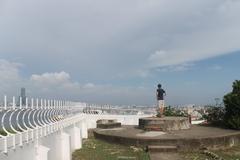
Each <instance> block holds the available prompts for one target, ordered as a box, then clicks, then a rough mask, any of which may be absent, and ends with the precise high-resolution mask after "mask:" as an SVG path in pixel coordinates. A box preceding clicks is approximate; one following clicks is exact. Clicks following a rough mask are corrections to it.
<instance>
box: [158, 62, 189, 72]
mask: <svg viewBox="0 0 240 160" xmlns="http://www.w3.org/2000/svg"><path fill="white" fill-rule="evenodd" d="M193 66H194V64H193V63H183V64H179V65H170V66H164V67H158V68H157V69H156V71H159V72H182V71H188V70H190V69H192V67H193Z"/></svg>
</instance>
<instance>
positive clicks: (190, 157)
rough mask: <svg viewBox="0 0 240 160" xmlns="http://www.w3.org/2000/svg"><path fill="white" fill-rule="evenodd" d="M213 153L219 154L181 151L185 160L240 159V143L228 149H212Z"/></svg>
mask: <svg viewBox="0 0 240 160" xmlns="http://www.w3.org/2000/svg"><path fill="white" fill-rule="evenodd" d="M211 152H212V153H213V154H215V155H217V156H218V157H213V156H210V155H209V154H206V153H204V152H187V153H183V152H182V153H180V155H181V156H182V157H183V158H184V159H185V160H206V159H208V160H218V159H219V160H220V159H222V160H239V159H240V145H239V146H235V147H232V148H228V149H222V150H216V151H211Z"/></svg>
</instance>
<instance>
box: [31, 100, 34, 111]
mask: <svg viewBox="0 0 240 160" xmlns="http://www.w3.org/2000/svg"><path fill="white" fill-rule="evenodd" d="M33 106H34V105H33V98H31V109H33Z"/></svg>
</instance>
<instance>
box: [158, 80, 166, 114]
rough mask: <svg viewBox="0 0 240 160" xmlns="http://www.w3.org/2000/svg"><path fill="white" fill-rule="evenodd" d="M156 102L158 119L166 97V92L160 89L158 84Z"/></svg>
mask: <svg viewBox="0 0 240 160" xmlns="http://www.w3.org/2000/svg"><path fill="white" fill-rule="evenodd" d="M156 96H157V102H158V108H157V110H158V117H162V116H163V113H164V96H166V92H165V91H164V90H163V89H162V85H161V84H158V88H157V91H156Z"/></svg>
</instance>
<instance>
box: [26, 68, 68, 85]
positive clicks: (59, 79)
mask: <svg viewBox="0 0 240 160" xmlns="http://www.w3.org/2000/svg"><path fill="white" fill-rule="evenodd" d="M30 79H31V81H33V82H34V83H40V84H44V85H58V84H63V83H69V80H70V75H69V74H68V73H66V72H64V71H62V72H59V73H58V72H55V73H43V74H41V75H38V74H33V75H32V76H31V78H30Z"/></svg>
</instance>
